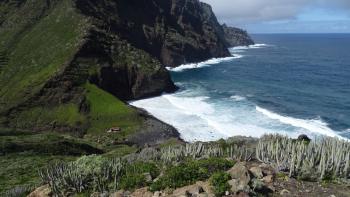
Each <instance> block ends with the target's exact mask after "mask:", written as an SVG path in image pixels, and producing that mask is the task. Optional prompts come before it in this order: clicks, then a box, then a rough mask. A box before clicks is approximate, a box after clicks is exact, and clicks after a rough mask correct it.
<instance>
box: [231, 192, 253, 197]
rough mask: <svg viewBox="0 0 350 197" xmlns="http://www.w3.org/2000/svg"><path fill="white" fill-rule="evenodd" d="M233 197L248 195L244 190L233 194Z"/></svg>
mask: <svg viewBox="0 0 350 197" xmlns="http://www.w3.org/2000/svg"><path fill="white" fill-rule="evenodd" d="M233 197H250V196H249V194H248V193H246V192H238V194H235V195H233Z"/></svg>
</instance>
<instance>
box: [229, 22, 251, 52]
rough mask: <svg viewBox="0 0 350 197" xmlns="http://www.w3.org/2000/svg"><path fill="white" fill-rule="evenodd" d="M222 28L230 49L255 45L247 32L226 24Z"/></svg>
mask: <svg viewBox="0 0 350 197" xmlns="http://www.w3.org/2000/svg"><path fill="white" fill-rule="evenodd" d="M222 28H223V30H224V35H225V39H226V41H227V43H228V46H229V47H235V46H248V45H253V44H254V41H253V39H252V38H251V37H250V36H249V34H248V33H247V32H246V31H244V30H242V29H239V28H236V27H229V26H227V25H226V24H223V25H222Z"/></svg>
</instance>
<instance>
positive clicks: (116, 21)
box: [77, 0, 230, 67]
mask: <svg viewBox="0 0 350 197" xmlns="http://www.w3.org/2000/svg"><path fill="white" fill-rule="evenodd" d="M77 8H78V9H79V10H80V11H81V12H82V13H84V14H85V15H87V16H93V17H94V19H96V20H95V21H96V22H97V24H99V26H100V27H101V28H104V29H107V30H108V31H109V32H114V33H116V34H118V35H119V36H120V37H121V38H122V39H125V40H127V41H128V42H129V43H130V44H132V45H133V46H134V47H136V48H138V49H142V50H144V51H146V52H147V53H149V54H150V55H151V56H153V57H155V58H157V59H158V60H160V62H161V63H162V64H163V65H166V66H171V67H174V66H178V65H180V64H183V63H187V62H198V61H202V60H205V59H209V58H212V57H223V56H229V55H230V54H229V52H228V50H227V45H226V41H225V39H224V36H223V29H222V28H221V26H220V24H219V23H218V21H217V19H216V17H215V15H214V13H213V11H212V10H211V7H210V6H209V5H208V4H205V3H202V2H200V1H198V0H117V1H92V0H88V1H86V0H77Z"/></svg>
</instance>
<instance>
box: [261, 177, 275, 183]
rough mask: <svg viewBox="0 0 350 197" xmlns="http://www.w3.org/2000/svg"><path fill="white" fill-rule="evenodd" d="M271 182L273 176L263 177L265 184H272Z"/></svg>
mask: <svg viewBox="0 0 350 197" xmlns="http://www.w3.org/2000/svg"><path fill="white" fill-rule="evenodd" d="M273 180H274V176H273V175H267V176H265V177H264V178H263V181H264V182H265V183H272V182H273Z"/></svg>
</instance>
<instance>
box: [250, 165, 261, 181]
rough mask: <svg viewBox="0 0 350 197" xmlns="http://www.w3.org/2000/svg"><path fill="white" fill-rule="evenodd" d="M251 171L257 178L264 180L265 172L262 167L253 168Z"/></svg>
mask: <svg viewBox="0 0 350 197" xmlns="http://www.w3.org/2000/svg"><path fill="white" fill-rule="evenodd" d="M249 171H250V172H251V173H252V174H253V175H254V177H255V178H258V179H261V178H263V176H264V175H263V172H262V170H261V168H260V167H252V168H250V169H249Z"/></svg>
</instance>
